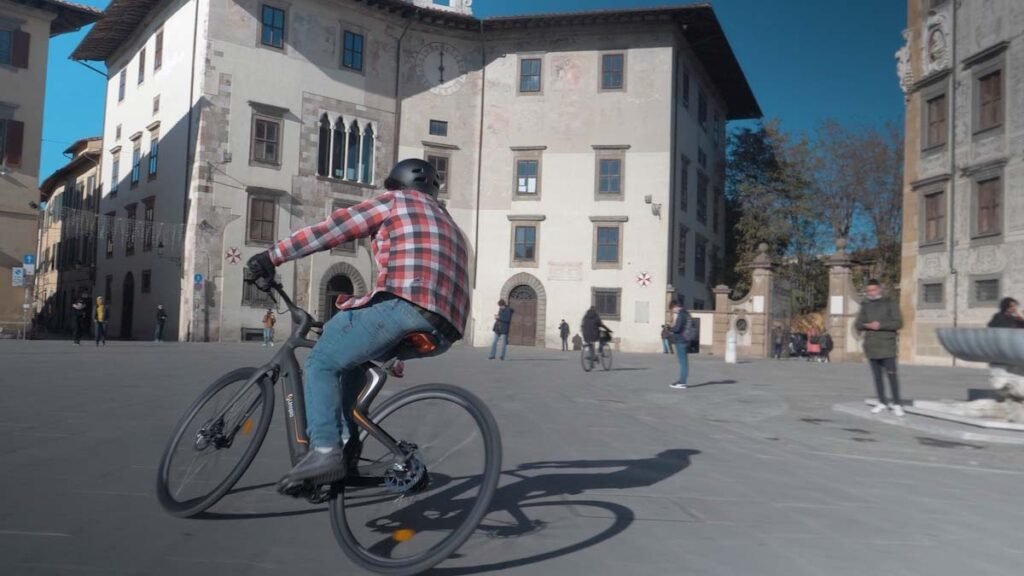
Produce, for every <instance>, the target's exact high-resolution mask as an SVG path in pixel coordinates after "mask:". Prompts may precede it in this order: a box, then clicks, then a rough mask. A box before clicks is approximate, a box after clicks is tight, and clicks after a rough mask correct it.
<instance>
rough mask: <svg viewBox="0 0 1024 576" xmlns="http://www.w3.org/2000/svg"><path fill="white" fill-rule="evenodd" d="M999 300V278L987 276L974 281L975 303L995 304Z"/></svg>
mask: <svg viewBox="0 0 1024 576" xmlns="http://www.w3.org/2000/svg"><path fill="white" fill-rule="evenodd" d="M998 301H999V279H998V278H986V279H984V280H975V281H974V303H975V304H995V303H997V302H998Z"/></svg>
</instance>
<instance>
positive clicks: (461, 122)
mask: <svg viewBox="0 0 1024 576" xmlns="http://www.w3.org/2000/svg"><path fill="white" fill-rule="evenodd" d="M446 4H449V5H448V6H439V5H434V4H432V3H430V2H426V1H420V0H418V1H417V2H415V3H412V2H403V1H399V0H379V1H374V2H362V1H358V0H333V1H326V0H302V1H292V2H288V3H281V2H274V1H272V0H266V1H261V0H210V1H209V2H205V1H204V2H201V3H199V4H196V3H195V0H191V1H183V0H178V1H165V2H153V1H146V0H114V1H113V2H112V3H111V5H110V6H109V7H108V9H107V11H106V13H105V16H104V19H103V20H102V21H101V22H99V23H98V24H97V25H96V26H95V28H94V29H93V31H92V32H91V33H90V34H89V35H88V36H87V37H86V38H85V40H84V41H83V42H82V44H81V45H80V46H79V47H78V49H77V50H76V52H75V54H74V57H75V58H79V59H85V60H103V61H105V62H106V63H107V66H108V69H109V70H110V82H109V84H108V91H107V92H108V94H107V108H106V120H105V127H104V137H105V141H106V142H107V144H105V147H106V148H107V152H108V153H107V154H105V157H104V160H103V165H104V174H107V175H108V176H109V177H108V178H105V179H106V180H109V181H110V182H109V183H108V186H113V188H112V189H111V190H110V191H107V190H104V194H105V197H104V200H103V205H102V207H101V213H103V214H109V215H110V216H111V218H113V219H114V222H115V224H114V225H113V226H110V227H108V228H107V230H108V231H107V232H106V233H107V234H108V235H109V236H110V237H111V238H112V239H113V240H112V242H111V244H112V245H113V253H112V254H110V256H109V257H108V258H105V257H104V255H101V256H100V258H99V272H98V278H100V279H101V280H102V279H104V278H105V279H106V282H108V283H109V285H111V286H112V289H111V290H110V293H111V296H112V297H113V304H112V307H111V310H112V327H113V330H112V331H113V333H114V334H118V328H119V327H120V328H121V330H122V332H121V334H124V335H136V336H138V335H143V334H147V333H148V332H149V330H150V327H151V323H152V320H151V318H150V316H151V314H149V312H148V311H147V310H148V307H151V306H155V304H156V303H157V302H158V301H159V302H161V303H163V304H164V305H165V306H166V307H167V308H168V310H169V311H170V313H171V314H172V315H176V316H177V317H178V318H179V322H178V326H177V327H176V328H177V332H178V337H180V338H185V337H187V336H191V337H192V338H193V339H205V338H210V339H220V340H237V339H240V338H242V339H244V338H246V337H247V336H248V335H249V334H250V333H255V330H256V329H258V328H259V326H260V324H259V321H260V317H261V316H262V308H264V307H266V305H267V300H266V299H265V297H264V296H263V295H262V294H260V293H258V292H254V291H252V290H250V289H249V288H247V287H246V286H244V283H243V281H242V268H243V264H244V262H245V260H246V259H247V258H249V257H250V256H251V255H252V254H255V253H256V252H257V251H259V250H263V249H266V247H267V246H269V245H270V243H271V242H272V241H273V240H276V239H278V238H281V237H284V236H286V235H287V234H288V233H289V232H291V231H293V230H295V229H297V228H300V227H302V226H305V225H308V224H312V223H315V222H317V221H319V220H321V219H323V218H324V217H325V216H326V215H327V214H328V213H329V212H330V211H331V210H333V209H334V208H336V207H338V206H345V205H350V204H354V203H356V202H359V201H361V200H362V199H364V198H367V197H370V196H372V195H374V194H375V193H376V191H377V190H378V189H379V187H380V185H381V183H382V182H383V179H384V176H385V175H386V174H387V171H388V170H389V168H390V166H391V165H392V164H393V163H394V162H395V161H396V159H399V158H405V157H421V158H425V159H427V160H429V161H430V162H431V163H433V164H434V165H435V166H436V167H437V168H438V170H439V172H441V173H442V175H443V177H444V190H443V191H442V199H443V200H444V202H445V203H446V205H447V207H448V209H449V211H450V212H451V213H452V214H453V216H454V217H455V219H456V220H457V221H458V223H459V224H460V226H461V227H462V229H463V230H464V232H465V233H466V235H467V238H468V239H469V241H470V243H471V245H472V246H473V262H472V274H473V278H472V282H473V288H474V290H473V294H474V297H473V313H472V315H471V316H472V319H471V324H470V326H469V327H468V333H467V339H470V340H471V341H473V342H476V343H481V342H483V341H486V340H487V338H489V334H490V328H491V324H492V316H493V314H494V313H495V309H496V302H497V300H498V299H499V298H506V299H510V300H511V301H512V303H513V307H514V308H515V309H516V310H517V312H518V313H517V314H516V315H515V318H516V321H515V324H514V327H513V338H512V340H513V343H519V344H528V345H549V346H555V345H558V338H557V326H558V323H559V322H560V320H561V319H562V318H565V319H566V320H567V321H569V323H570V325H572V326H574V327H575V326H578V324H579V319H580V318H581V317H582V315H583V312H584V311H585V309H586V308H587V307H588V306H590V305H592V304H593V305H596V306H597V307H598V308H599V309H600V310H601V311H602V313H603V314H604V316H605V317H606V318H607V319H608V320H609V324H610V325H611V326H612V328H613V329H614V330H615V331H616V336H618V337H619V338H620V344H621V346H622V347H623V348H624V349H631V350H655V349H656V347H659V346H660V342H659V325H660V324H661V323H662V322H663V321H664V318H665V315H666V299H667V297H668V296H669V295H671V294H672V293H674V292H679V293H681V294H683V295H684V296H685V297H686V299H687V304H689V305H690V306H692V307H700V306H706V307H708V308H710V307H711V306H713V294H712V292H711V290H710V287H711V286H713V278H712V276H713V272H714V268H715V262H716V260H717V258H718V254H720V250H721V247H722V246H724V230H723V227H724V210H723V207H722V198H721V196H722V189H723V188H724V186H723V177H724V158H725V155H724V146H725V144H724V124H725V122H726V121H727V120H730V119H737V118H751V117H758V116H760V109H759V108H758V105H757V102H756V100H755V99H754V96H753V94H752V92H751V90H750V88H749V87H748V85H747V82H746V80H745V78H744V76H743V73H742V71H741V70H740V68H739V65H738V63H737V62H736V59H735V57H734V56H733V54H732V51H731V49H730V48H729V45H728V42H727V40H726V39H725V37H724V34H723V32H722V30H721V27H720V26H719V24H718V21H717V20H716V18H715V15H714V12H713V11H712V10H711V8H710V7H708V6H706V5H700V6H683V7H678V8H662V9H651V10H624V11H609V12H594V13H574V14H557V15H544V16H522V17H507V18H491V19H484V20H479V19H476V18H474V17H473V16H472V14H471V11H470V9H469V4H470V2H468V1H457V0H453V1H451V2H447V3H446ZM158 55H159V56H158ZM156 58H159V65H158V64H157V61H156V60H155V59H156ZM154 156H157V157H158V159H159V167H158V169H154V170H153V172H155V174H152V173H150V172H149V171H148V170H147V168H148V167H150V166H153V165H154V161H153V157H154ZM115 163H116V167H115ZM140 206H146V207H148V209H149V212H148V216H147V217H145V218H142V217H141V214H142V212H141V208H139V207H140ZM133 210H134V212H133ZM118 218H127V219H128V220H127V221H126V222H129V223H130V222H132V221H133V220H132V219H133V218H134V219H136V220H139V219H141V220H142V222H141V223H140V224H139V225H137V226H135V225H131V224H125V225H123V226H119V225H118V224H117V220H116V219H118ZM157 228H160V229H161V230H162V232H158V233H153V232H147V230H152V229H157ZM139 234H141V235H142V236H141V237H140V236H139ZM154 234H155V236H156V238H155V239H150V240H149V244H150V245H151V246H155V245H158V244H160V243H161V240H160V239H161V238H162V239H163V240H162V243H163V245H164V247H165V248H164V250H163V252H164V254H163V255H162V256H161V255H160V254H159V253H158V251H157V250H156V249H155V248H152V247H151V249H146V248H143V249H142V250H137V251H134V252H133V253H132V254H128V253H127V252H128V251H127V244H128V241H127V239H131V238H135V239H136V240H138V239H139V238H141V240H140V241H139V242H135V240H133V241H132V244H136V243H143V244H144V243H145V241H146V238H147V237H149V236H154ZM147 235H148V236H147ZM141 274H149V275H150V278H151V281H150V292H149V295H148V296H142V295H141V294H138V280H137V278H138V277H139V275H141ZM200 276H201V282H198V283H197V282H196V281H195V280H197V279H200ZM374 277H375V271H374V270H373V263H372V261H371V258H370V254H369V247H368V245H367V243H366V242H358V243H352V244H350V245H347V246H341V247H338V248H337V249H335V250H332V251H330V252H329V253H322V254H317V255H315V256H313V257H310V258H307V259H304V260H302V261H300V262H298V263H295V264H289V265H286V266H284V267H282V268H281V280H282V282H283V283H284V284H285V285H286V286H287V287H288V289H289V290H291V291H293V292H294V293H295V294H296V296H297V298H298V301H299V302H300V303H302V304H303V305H304V306H306V307H308V308H309V309H310V311H311V312H313V313H314V314H317V315H320V316H324V317H326V316H329V315H330V314H331V306H330V303H331V302H332V301H333V298H334V296H335V295H337V293H339V292H352V293H355V294H359V293H361V292H364V291H366V290H368V289H370V288H371V287H372V285H373V279H374ZM129 289H131V290H132V292H129ZM126 316H128V317H130V318H131V320H126V319H125V318H126ZM279 327H281V328H284V329H287V323H286V322H284V323H282V324H279Z"/></svg>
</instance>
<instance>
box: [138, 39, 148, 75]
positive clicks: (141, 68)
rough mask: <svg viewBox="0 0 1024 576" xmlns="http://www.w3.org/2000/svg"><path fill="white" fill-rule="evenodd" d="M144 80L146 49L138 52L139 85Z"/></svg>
mask: <svg viewBox="0 0 1024 576" xmlns="http://www.w3.org/2000/svg"><path fill="white" fill-rule="evenodd" d="M145 80H146V49H145V48H143V49H142V50H139V82H138V83H139V84H142V83H143V82H144V81H145Z"/></svg>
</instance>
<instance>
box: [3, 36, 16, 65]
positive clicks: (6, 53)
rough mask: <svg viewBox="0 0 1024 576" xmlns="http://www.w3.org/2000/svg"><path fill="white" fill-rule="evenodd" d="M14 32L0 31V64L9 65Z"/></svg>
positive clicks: (11, 56)
mask: <svg viewBox="0 0 1024 576" xmlns="http://www.w3.org/2000/svg"><path fill="white" fill-rule="evenodd" d="M13 44H14V32H13V31H12V30H0V64H7V65H10V64H11V60H12V58H13V49H12V48H13Z"/></svg>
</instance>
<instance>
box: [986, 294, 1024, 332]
mask: <svg viewBox="0 0 1024 576" xmlns="http://www.w3.org/2000/svg"><path fill="white" fill-rule="evenodd" d="M1019 306H1020V303H1019V302H1017V301H1016V300H1014V299H1013V298H1003V299H1002V300H1001V301H1000V302H999V312H996V313H995V315H994V316H992V319H991V320H989V322H988V327H989V328H1024V318H1022V317H1021V315H1020V308H1019Z"/></svg>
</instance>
